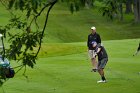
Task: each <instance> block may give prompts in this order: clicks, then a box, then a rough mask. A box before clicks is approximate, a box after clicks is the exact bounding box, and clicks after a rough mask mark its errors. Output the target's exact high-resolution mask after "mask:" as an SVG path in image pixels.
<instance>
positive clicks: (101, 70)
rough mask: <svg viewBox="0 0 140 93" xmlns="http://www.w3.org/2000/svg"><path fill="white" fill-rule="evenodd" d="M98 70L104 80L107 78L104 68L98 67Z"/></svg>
mask: <svg viewBox="0 0 140 93" xmlns="http://www.w3.org/2000/svg"><path fill="white" fill-rule="evenodd" d="M98 72H99V74H100V76H101V79H102V81H105V80H106V78H105V76H104V70H103V69H98Z"/></svg>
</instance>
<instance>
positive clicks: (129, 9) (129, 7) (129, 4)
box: [125, 0, 132, 14]
mask: <svg viewBox="0 0 140 93" xmlns="http://www.w3.org/2000/svg"><path fill="white" fill-rule="evenodd" d="M125 13H126V14H129V13H132V2H131V0H126V10H125Z"/></svg>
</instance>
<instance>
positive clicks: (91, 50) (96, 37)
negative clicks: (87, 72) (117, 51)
mask: <svg viewBox="0 0 140 93" xmlns="http://www.w3.org/2000/svg"><path fill="white" fill-rule="evenodd" d="M92 41H96V42H97V45H98V46H100V45H101V38H100V35H99V34H98V33H96V28H95V27H94V26H93V27H91V34H89V35H88V40H87V47H88V54H89V57H90V59H91V64H92V66H93V68H92V71H94V72H96V71H97V61H96V55H95V50H94V48H93V47H92V44H91V43H92Z"/></svg>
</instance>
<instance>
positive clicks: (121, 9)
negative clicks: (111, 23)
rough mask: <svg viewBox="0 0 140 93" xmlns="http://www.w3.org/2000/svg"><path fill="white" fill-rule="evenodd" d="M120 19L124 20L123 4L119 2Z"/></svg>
mask: <svg viewBox="0 0 140 93" xmlns="http://www.w3.org/2000/svg"><path fill="white" fill-rule="evenodd" d="M119 12H120V21H123V5H122V3H119Z"/></svg>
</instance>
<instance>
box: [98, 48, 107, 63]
mask: <svg viewBox="0 0 140 93" xmlns="http://www.w3.org/2000/svg"><path fill="white" fill-rule="evenodd" d="M98 48H101V50H100V52H99V53H97V55H98V60H99V61H100V60H102V59H103V58H108V55H107V52H106V50H105V48H104V47H103V46H99V47H98Z"/></svg>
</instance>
